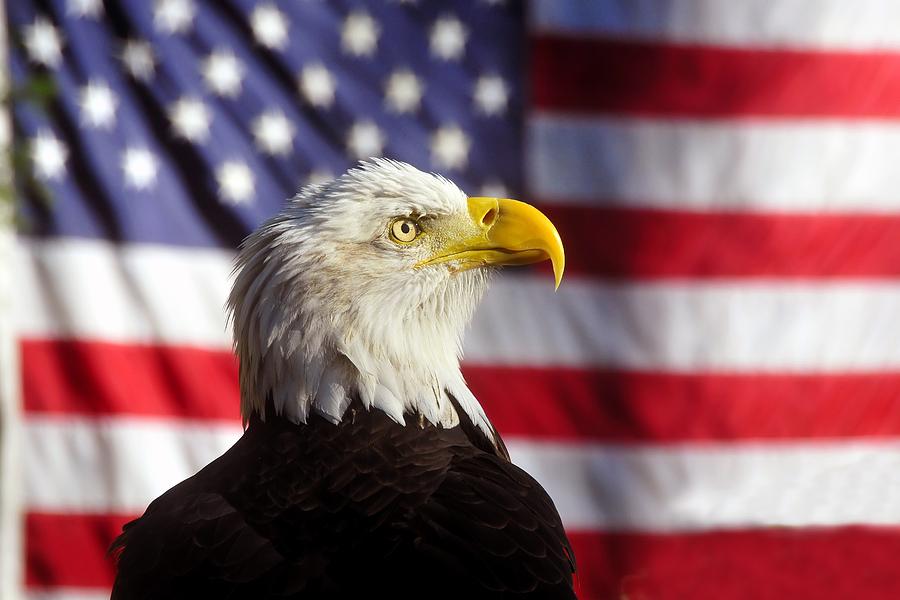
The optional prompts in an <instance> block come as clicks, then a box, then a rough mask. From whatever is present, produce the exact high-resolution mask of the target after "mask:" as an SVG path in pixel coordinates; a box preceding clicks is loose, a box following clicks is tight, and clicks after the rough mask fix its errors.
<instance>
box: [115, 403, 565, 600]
mask: <svg viewBox="0 0 900 600" xmlns="http://www.w3.org/2000/svg"><path fill="white" fill-rule="evenodd" d="M270 415H271V412H270ZM463 425H464V426H460V427H455V428H453V429H442V428H437V427H434V426H431V425H428V424H426V425H425V426H419V425H418V424H415V423H408V424H407V426H405V427H404V426H401V425H398V424H397V423H395V422H393V421H391V420H390V419H389V418H388V417H387V416H386V415H385V414H384V413H382V412H381V411H378V410H373V411H366V410H364V409H362V408H361V407H360V406H359V405H357V404H355V405H354V406H353V407H351V409H350V410H348V412H347V414H346V415H345V416H344V419H343V421H342V422H341V423H340V424H338V425H333V424H331V423H329V422H327V421H325V420H323V419H321V418H319V417H318V416H312V417H310V421H309V424H307V425H294V424H291V423H289V422H287V421H285V420H283V419H280V418H274V417H271V416H270V417H269V418H268V419H267V421H266V422H263V421H261V420H259V419H254V420H253V421H252V422H251V424H250V426H249V428H248V429H247V431H246V432H245V433H244V435H243V437H242V438H241V439H240V440H239V441H238V442H237V443H236V444H235V445H234V446H233V447H232V448H231V449H230V450H229V451H228V452H227V453H225V454H224V455H223V456H221V457H220V458H218V459H217V460H216V461H214V462H212V463H211V464H210V465H208V466H207V467H206V468H204V469H203V470H202V471H200V472H199V473H198V474H197V475H195V476H194V477H191V478H190V479H187V480H186V481H184V482H182V483H181V484H179V485H177V486H175V487H174V488H172V489H171V490H169V491H168V492H166V493H165V494H164V495H163V496H161V497H160V498H158V499H157V500H155V501H154V502H153V503H152V504H151V505H150V507H149V508H148V509H147V512H146V513H145V514H144V516H142V517H141V518H140V519H138V520H136V521H133V522H132V523H129V524H128V525H127V526H126V527H125V532H124V533H123V534H122V535H121V536H120V537H119V539H117V540H116V542H115V544H114V546H113V552H114V553H116V554H118V556H119V558H118V560H119V562H118V565H119V572H118V577H117V579H116V583H115V588H114V590H113V596H112V597H113V599H116V600H120V599H129V600H131V599H137V598H172V599H174V598H192V599H193V598H222V599H224V598H235V599H237V598H254V599H255V598H298V599H299V598H331V597H334V598H339V597H364V596H363V595H365V597H387V598H396V597H418V598H466V597H468V598H529V597H532V598H574V597H575V594H574V592H573V591H572V573H573V571H574V559H573V557H572V551H571V548H570V547H569V543H568V540H567V539H566V536H565V533H564V532H563V529H562V524H561V523H560V519H559V515H558V514H557V511H556V508H555V507H554V506H553V503H552V501H551V500H550V498H549V497H548V496H547V494H546V492H545V491H544V490H543V489H542V488H541V486H540V485H539V484H538V483H537V482H536V481H535V480H534V479H532V478H531V477H530V476H529V475H528V474H527V473H525V472H524V471H522V470H521V469H519V468H517V467H516V466H514V465H513V464H512V463H510V462H509V461H508V459H507V458H506V457H505V456H502V454H503V452H502V451H501V452H498V451H495V450H494V449H493V447H492V446H491V445H490V444H488V443H487V441H486V440H485V439H484V437H483V436H481V434H480V433H478V432H476V431H474V430H473V429H472V428H471V427H467V426H465V425H468V423H464V424H463ZM147 451H149V452H152V451H153V450H152V449H147ZM373 594H374V596H373Z"/></svg>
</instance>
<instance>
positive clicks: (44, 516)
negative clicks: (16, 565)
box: [25, 512, 134, 588]
mask: <svg viewBox="0 0 900 600" xmlns="http://www.w3.org/2000/svg"><path fill="white" fill-rule="evenodd" d="M133 518H134V516H125V515H106V514H104V515H85V514H50V513H36V512H31V513H28V514H26V516H25V541H26V548H25V553H26V554H25V561H26V562H25V583H26V585H28V586H29V587H51V586H53V587H55V586H62V587H69V586H71V587H91V588H100V587H111V586H112V582H113V578H114V575H115V567H114V565H113V561H112V559H111V558H110V557H107V556H106V551H107V549H108V548H109V545H110V543H112V541H113V539H114V538H115V537H116V536H117V535H119V533H120V532H121V531H122V525H124V524H125V523H127V522H128V521H130V520H132V519H133Z"/></svg>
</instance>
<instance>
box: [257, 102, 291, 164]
mask: <svg viewBox="0 0 900 600" xmlns="http://www.w3.org/2000/svg"><path fill="white" fill-rule="evenodd" d="M252 128H253V137H254V138H256V145H257V147H259V149H260V150H262V151H263V152H266V153H267V154H272V155H279V154H287V153H288V152H290V151H291V146H292V145H293V142H294V125H293V123H291V122H290V120H289V119H288V118H287V117H286V116H285V115H284V113H283V112H281V111H280V110H278V109H274V110H268V111H266V112H264V113H263V114H261V115H259V116H258V117H256V119H254V121H253V125H252Z"/></svg>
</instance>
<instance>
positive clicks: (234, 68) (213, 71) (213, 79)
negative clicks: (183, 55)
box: [202, 50, 244, 97]
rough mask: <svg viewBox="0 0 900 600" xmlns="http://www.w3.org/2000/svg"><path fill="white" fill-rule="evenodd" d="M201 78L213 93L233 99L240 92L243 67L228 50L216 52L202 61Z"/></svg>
mask: <svg viewBox="0 0 900 600" xmlns="http://www.w3.org/2000/svg"><path fill="white" fill-rule="evenodd" d="M202 69H203V78H204V79H205V80H206V85H207V87H209V89H210V90H212V91H213V93H215V94H218V95H219V96H227V97H233V96H237V95H238V94H239V93H240V92H241V82H242V81H243V79H244V65H242V64H241V62H240V61H239V60H238V59H237V57H236V56H235V55H234V54H233V53H232V52H231V51H230V50H216V51H215V52H213V53H212V54H210V55H209V56H208V57H206V59H205V60H204V61H203V67H202Z"/></svg>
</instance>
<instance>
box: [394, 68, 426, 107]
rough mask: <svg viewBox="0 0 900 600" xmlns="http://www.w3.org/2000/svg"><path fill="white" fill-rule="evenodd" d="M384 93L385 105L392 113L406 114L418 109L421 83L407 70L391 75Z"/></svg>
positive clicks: (421, 91) (420, 97) (420, 98)
mask: <svg viewBox="0 0 900 600" xmlns="http://www.w3.org/2000/svg"><path fill="white" fill-rule="evenodd" d="M386 87H387V89H386V92H385V103H386V104H387V106H388V108H389V109H391V110H392V111H394V112H398V113H407V112H413V111H415V110H416V109H417V108H419V102H421V100H422V93H423V89H422V87H423V86H422V82H421V81H420V80H419V78H418V77H416V74H415V73H413V72H412V71H410V70H409V69H400V70H397V71H394V72H393V73H391V76H390V77H389V78H388V82H387V86H386Z"/></svg>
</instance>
